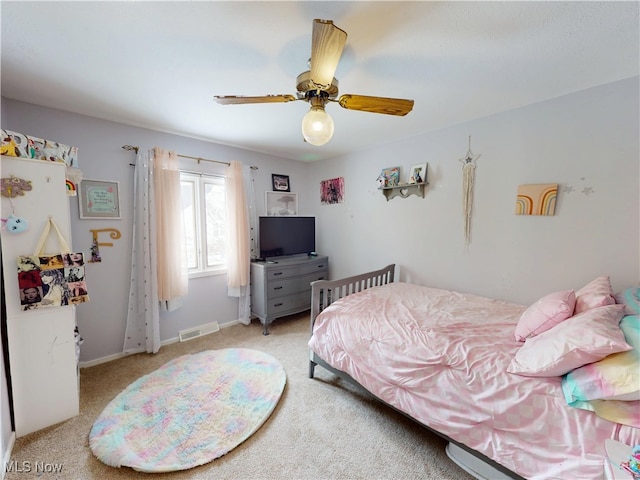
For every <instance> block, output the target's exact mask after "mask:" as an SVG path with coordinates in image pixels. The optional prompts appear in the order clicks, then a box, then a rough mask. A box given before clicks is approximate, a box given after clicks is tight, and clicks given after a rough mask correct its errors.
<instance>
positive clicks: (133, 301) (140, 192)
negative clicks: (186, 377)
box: [124, 147, 188, 353]
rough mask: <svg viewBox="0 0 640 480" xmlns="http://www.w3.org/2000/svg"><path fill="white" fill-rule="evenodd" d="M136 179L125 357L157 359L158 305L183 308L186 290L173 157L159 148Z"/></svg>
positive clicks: (143, 157) (146, 156)
mask: <svg viewBox="0 0 640 480" xmlns="http://www.w3.org/2000/svg"><path fill="white" fill-rule="evenodd" d="M134 176H135V180H134V200H133V246H132V253H131V255H132V260H131V283H130V286H129V309H128V314H127V328H126V331H125V341H124V352H125V353H139V352H148V353H156V352H157V351H158V350H159V349H160V312H159V310H160V301H162V302H163V304H165V305H167V304H169V303H172V304H174V305H179V303H180V302H179V300H180V298H181V297H182V296H183V295H186V293H187V289H188V277H187V273H186V270H185V269H184V267H183V266H182V211H181V209H180V205H181V200H180V173H179V171H178V164H177V156H176V154H175V152H169V151H166V150H163V149H160V148H157V147H156V148H154V149H153V150H152V151H148V152H144V153H140V154H138V155H137V158H136V165H135V173H134ZM160 212H162V214H160ZM176 237H177V240H176Z"/></svg>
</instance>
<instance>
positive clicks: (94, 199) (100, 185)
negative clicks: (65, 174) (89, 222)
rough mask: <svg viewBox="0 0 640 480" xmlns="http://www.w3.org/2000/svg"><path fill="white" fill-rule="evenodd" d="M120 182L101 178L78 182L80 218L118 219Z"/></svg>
mask: <svg viewBox="0 0 640 480" xmlns="http://www.w3.org/2000/svg"><path fill="white" fill-rule="evenodd" d="M119 187H120V184H119V182H106V181H102V180H86V179H83V180H82V181H81V182H80V187H79V193H78V206H79V211H80V218H82V219H99V218H109V219H119V218H120V190H119Z"/></svg>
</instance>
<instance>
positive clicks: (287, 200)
mask: <svg viewBox="0 0 640 480" xmlns="http://www.w3.org/2000/svg"><path fill="white" fill-rule="evenodd" d="M264 204H265V206H266V210H267V216H269V217H284V216H293V215H298V194H297V193H283V192H265V199H264Z"/></svg>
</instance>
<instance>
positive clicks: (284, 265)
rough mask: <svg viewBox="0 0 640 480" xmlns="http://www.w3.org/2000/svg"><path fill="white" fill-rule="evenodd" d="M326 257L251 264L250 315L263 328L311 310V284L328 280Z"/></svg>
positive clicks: (265, 328)
mask: <svg viewBox="0 0 640 480" xmlns="http://www.w3.org/2000/svg"><path fill="white" fill-rule="evenodd" d="M328 273H329V257H326V256H321V255H318V256H307V255H304V256H295V257H291V258H285V259H281V258H276V259H274V260H273V261H269V262H263V261H259V262H258V261H254V262H251V314H252V315H253V316H255V317H258V318H259V319H260V322H261V323H262V325H264V331H263V334H264V335H268V334H269V324H270V323H271V322H272V321H273V320H274V319H276V318H279V317H284V316H286V315H292V314H294V313H299V312H304V311H305V310H308V309H309V308H311V282H314V281H316V280H328V279H329V274H328Z"/></svg>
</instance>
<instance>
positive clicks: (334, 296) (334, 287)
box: [309, 263, 396, 378]
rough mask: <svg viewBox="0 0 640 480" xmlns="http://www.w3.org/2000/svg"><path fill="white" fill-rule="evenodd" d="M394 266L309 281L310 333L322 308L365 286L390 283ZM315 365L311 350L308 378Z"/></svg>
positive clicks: (365, 287)
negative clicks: (334, 278)
mask: <svg viewBox="0 0 640 480" xmlns="http://www.w3.org/2000/svg"><path fill="white" fill-rule="evenodd" d="M395 267H396V266H395V264H393V263H392V264H391V265H387V266H386V267H384V268H382V269H380V270H375V271H373V272H367V273H363V274H361V275H354V276H353V277H347V278H342V279H339V280H316V281H315V282H311V334H312V335H313V326H314V324H315V321H316V317H317V316H318V315H319V314H320V312H321V311H322V310H324V309H325V308H327V307H328V306H329V305H331V304H332V303H333V302H335V301H336V300H338V299H340V298H342V297H346V296H348V295H351V294H353V293H357V292H361V291H362V290H366V289H367V288H371V287H376V286H379V285H386V284H387V283H392V282H393V275H394V272H395ZM316 365H317V363H316V362H314V356H313V352H311V356H310V358H309V378H313V372H314V369H315V366H316Z"/></svg>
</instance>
